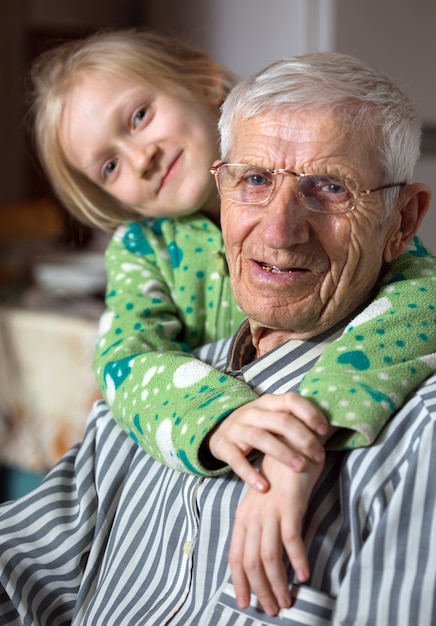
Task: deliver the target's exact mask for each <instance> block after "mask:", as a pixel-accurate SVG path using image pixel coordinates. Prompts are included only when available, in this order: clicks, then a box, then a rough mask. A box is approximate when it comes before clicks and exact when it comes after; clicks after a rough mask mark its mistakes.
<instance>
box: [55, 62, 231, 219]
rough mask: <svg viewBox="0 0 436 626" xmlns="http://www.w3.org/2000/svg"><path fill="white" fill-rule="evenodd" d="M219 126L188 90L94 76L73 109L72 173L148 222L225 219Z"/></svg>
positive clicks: (68, 132)
mask: <svg viewBox="0 0 436 626" xmlns="http://www.w3.org/2000/svg"><path fill="white" fill-rule="evenodd" d="M216 122H217V111H214V110H213V109H212V107H209V106H207V105H206V104H205V103H204V102H199V101H198V100H196V99H194V97H193V96H192V95H191V94H190V93H189V92H188V91H187V90H185V89H183V88H181V87H178V88H174V89H173V90H172V92H171V93H165V92H163V91H159V90H158V89H155V88H153V87H146V86H144V85H139V84H137V83H134V82H131V81H129V80H124V79H120V78H115V77H113V76H111V75H109V74H103V73H99V72H91V71H90V72H86V73H83V74H80V76H79V79H78V80H77V83H76V85H75V87H74V88H73V90H72V92H71V93H70V95H69V98H68V100H67V102H66V104H65V107H64V110H63V115H62V121H61V128H60V142H61V146H62V149H63V150H64V153H65V155H66V157H67V160H68V162H69V163H70V165H71V166H73V167H74V168H75V169H76V170H78V171H79V172H81V173H82V174H84V175H85V176H86V177H87V178H89V179H90V180H91V181H93V182H94V183H96V184H97V185H98V186H99V187H101V188H102V189H104V190H105V191H107V192H108V193H109V194H111V195H112V196H114V197H115V198H116V199H117V200H119V201H120V202H121V203H122V204H123V205H125V206H127V207H130V208H131V209H133V210H135V211H137V212H138V213H140V214H141V215H145V216H149V217H165V216H169V217H171V216H173V217H180V216H183V215H188V214H190V213H193V212H194V211H197V210H200V209H201V210H203V211H204V212H205V213H208V214H209V215H210V216H211V217H213V218H217V216H218V212H219V201H218V196H217V193H216V188H215V184H214V181H213V177H212V176H211V175H210V173H209V167H210V165H211V164H212V163H213V161H214V160H215V159H216V158H217V157H218V141H217V131H216Z"/></svg>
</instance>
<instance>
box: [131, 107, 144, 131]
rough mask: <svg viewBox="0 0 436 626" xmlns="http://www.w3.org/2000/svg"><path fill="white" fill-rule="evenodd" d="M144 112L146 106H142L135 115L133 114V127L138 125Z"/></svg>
mask: <svg viewBox="0 0 436 626" xmlns="http://www.w3.org/2000/svg"><path fill="white" fill-rule="evenodd" d="M146 113H147V108H146V107H142V108H141V109H139V111H136V113H135V115H134V116H133V128H137V127H138V126H139V125H140V123H141V122H142V120H143V119H144V117H145V115H146Z"/></svg>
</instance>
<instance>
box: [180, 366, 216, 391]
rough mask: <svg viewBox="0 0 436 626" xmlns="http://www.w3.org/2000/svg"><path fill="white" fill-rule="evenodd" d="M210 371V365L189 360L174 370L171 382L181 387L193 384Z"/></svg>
mask: <svg viewBox="0 0 436 626" xmlns="http://www.w3.org/2000/svg"><path fill="white" fill-rule="evenodd" d="M209 372H210V367H209V366H207V365H206V364H205V363H201V362H200V361H189V362H188V363H184V364H183V365H181V366H180V367H178V368H177V369H176V371H175V372H174V377H173V382H174V385H175V386H176V387H178V388H179V389H183V388H185V387H189V386H190V385H195V384H196V383H198V382H199V381H200V380H203V378H206V376H208V374H209Z"/></svg>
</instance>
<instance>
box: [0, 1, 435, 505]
mask: <svg viewBox="0 0 436 626" xmlns="http://www.w3.org/2000/svg"><path fill="white" fill-rule="evenodd" d="M435 25H436V2H435V1H434V0H414V2H413V3H411V2H410V1H409V0H365V2H361V1H359V0H268V2H265V0H92V1H90V0H14V2H7V1H3V2H1V3H0V141H1V150H0V467H3V470H2V472H3V473H2V474H0V478H1V479H0V498H3V499H4V498H9V497H16V496H17V495H20V493H21V490H22V489H24V490H27V489H28V488H29V486H30V485H31V484H32V481H33V480H36V481H37V480H39V478H40V476H41V475H43V474H44V473H45V471H47V469H48V468H49V467H50V466H51V465H52V464H53V463H54V462H55V461H56V459H57V458H58V457H59V456H60V455H61V454H62V453H63V452H64V451H65V450H66V449H67V448H68V447H69V446H70V445H72V443H75V442H76V441H77V440H78V439H80V436H81V434H82V430H83V424H84V420H85V418H86V415H87V413H88V410H89V407H90V404H91V403H92V402H93V400H94V399H95V398H96V397H98V393H97V390H96V389H95V385H94V382H93V376H92V372H91V360H92V352H93V342H94V339H95V333H96V325H97V319H98V317H99V315H100V313H101V310H102V306H103V302H102V295H103V292H104V280H105V277H104V269H103V250H104V247H105V245H106V243H107V236H105V235H102V234H101V233H98V232H94V231H93V230H91V229H88V228H85V227H83V226H82V225H80V224H78V223H77V222H76V221H74V220H73V219H72V218H71V217H70V216H69V215H67V213H66V212H65V211H64V209H63V207H62V206H59V204H58V203H57V202H56V199H55V198H54V197H53V196H52V194H51V192H50V189H49V186H48V184H47V182H46V180H45V177H44V176H43V174H42V173H41V171H40V169H39V167H38V165H37V163H36V161H35V157H34V155H33V151H32V146H31V142H30V140H29V136H28V134H27V131H26V125H25V121H24V120H25V113H26V103H25V93H26V76H27V72H28V69H29V66H30V64H31V63H32V61H33V60H34V58H35V57H36V56H37V55H38V54H39V53H40V52H41V51H43V50H44V49H46V48H47V47H48V46H51V45H53V44H54V43H56V42H58V41H60V40H65V39H67V38H74V37H77V36H80V35H83V34H86V33H88V32H91V31H94V30H96V29H99V28H104V27H135V26H143V27H146V28H151V29H157V30H159V31H161V32H162V31H163V32H168V33H171V34H177V35H181V36H183V37H185V38H186V39H188V40H189V41H191V42H192V43H194V44H197V45H200V46H202V47H203V48H205V49H206V50H207V51H208V52H209V53H210V54H211V55H212V56H214V57H215V58H216V59H217V60H219V61H220V62H222V63H223V64H224V65H226V66H228V67H229V68H230V69H232V70H233V71H234V72H235V73H236V75H237V76H239V77H240V78H244V77H245V76H247V75H249V74H251V73H252V72H255V71H257V70H259V69H261V68H262V67H264V66H265V65H267V64H268V63H270V62H272V61H274V60H276V59H278V58H280V57H283V56H291V55H295V54H303V53H305V52H312V51H315V50H336V51H339V52H346V53H350V54H354V55H356V56H358V57H360V58H362V59H364V60H366V61H368V62H369V63H371V64H373V65H375V66H376V67H378V68H380V69H381V70H383V71H385V72H386V73H387V74H389V75H390V76H391V77H392V78H393V79H395V80H396V81H397V82H398V83H399V84H400V85H401V86H402V87H403V88H404V89H405V91H406V92H407V93H409V95H410V96H411V97H412V99H413V100H414V102H415V103H416V106H417V108H418V110H419V111H420V114H421V116H422V119H423V121H424V137H423V151H422V158H421V160H420V162H419V164H418V167H417V170H416V176H415V179H416V180H420V181H423V182H426V183H428V184H429V185H430V186H431V187H432V188H433V189H434V190H435V192H434V193H435V198H434V199H433V203H432V207H431V210H430V213H429V215H428V217H426V219H425V221H424V224H423V226H422V227H421V231H420V235H421V236H422V238H423V240H424V243H426V244H427V245H428V246H430V247H431V248H432V249H433V251H436V207H435V205H436V79H435V76H436V71H435V69H436V68H435V65H436V32H435V31H436V26H435Z"/></svg>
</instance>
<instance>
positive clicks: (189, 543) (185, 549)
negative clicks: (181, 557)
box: [183, 539, 192, 556]
mask: <svg viewBox="0 0 436 626" xmlns="http://www.w3.org/2000/svg"><path fill="white" fill-rule="evenodd" d="M191 548H192V541H191V540H190V539H188V541H185V545H184V546H183V552H184V553H185V554H186V556H189V555H190V554H191Z"/></svg>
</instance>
